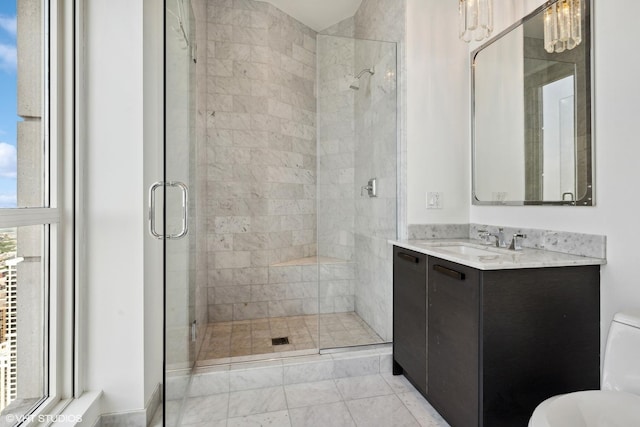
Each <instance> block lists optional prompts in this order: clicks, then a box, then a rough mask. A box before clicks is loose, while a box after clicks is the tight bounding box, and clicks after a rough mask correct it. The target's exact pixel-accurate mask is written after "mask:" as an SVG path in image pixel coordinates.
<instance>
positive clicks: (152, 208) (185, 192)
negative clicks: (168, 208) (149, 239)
mask: <svg viewBox="0 0 640 427" xmlns="http://www.w3.org/2000/svg"><path fill="white" fill-rule="evenodd" d="M159 187H163V188H164V187H174V188H179V189H180V191H181V192H182V227H181V229H180V232H179V233H177V234H169V235H167V236H165V235H164V234H161V233H158V232H157V231H156V190H157V189H158V188H159ZM188 221H189V187H187V185H186V184H184V183H182V182H179V181H170V182H162V181H158V182H155V183H153V185H151V187H149V233H150V234H151V235H152V236H153V237H155V238H156V239H165V238H166V239H172V240H175V239H180V238H182V237H184V236H186V235H187V233H188V232H189V223H188Z"/></svg>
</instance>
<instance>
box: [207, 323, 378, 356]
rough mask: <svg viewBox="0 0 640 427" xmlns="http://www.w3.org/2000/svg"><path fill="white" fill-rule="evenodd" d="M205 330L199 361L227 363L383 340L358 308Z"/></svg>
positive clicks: (232, 324)
mask: <svg viewBox="0 0 640 427" xmlns="http://www.w3.org/2000/svg"><path fill="white" fill-rule="evenodd" d="M205 333H206V336H205V341H204V343H203V344H202V348H201V349H200V353H199V354H198V364H199V365H203V364H216V363H227V362H228V358H229V357H237V356H252V355H261V354H269V353H279V352H290V351H296V350H312V349H318V348H333V347H347V346H355V345H367V344H379V343H382V342H383V340H382V338H380V337H379V336H378V335H377V334H376V333H375V332H374V330H373V329H371V328H370V327H369V325H367V324H366V323H365V322H364V320H362V319H361V318H360V316H358V315H357V314H356V313H354V312H349V313H331V314H321V315H320V316H316V315H312V316H292V317H275V318H267V319H257V320H236V321H232V322H219V323H211V324H209V325H207V329H206V332H205ZM318 333H319V335H320V337H319V338H320V339H319V340H318ZM282 337H287V338H288V339H289V344H284V345H273V344H272V341H271V340H272V339H273V338H282Z"/></svg>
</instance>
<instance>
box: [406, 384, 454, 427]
mask: <svg viewBox="0 0 640 427" xmlns="http://www.w3.org/2000/svg"><path fill="white" fill-rule="evenodd" d="M398 398H399V399H400V400H401V401H402V403H404V406H406V407H407V409H409V412H411V414H412V415H413V416H414V417H415V419H416V420H418V423H419V424H420V425H421V426H422V427H449V424H447V422H446V421H445V420H444V419H443V418H442V417H441V416H440V414H438V412H436V410H435V409H433V407H432V406H431V405H429V403H428V402H427V401H426V400H425V398H424V397H422V395H421V394H420V393H418V392H417V391H410V392H407V393H400V394H398Z"/></svg>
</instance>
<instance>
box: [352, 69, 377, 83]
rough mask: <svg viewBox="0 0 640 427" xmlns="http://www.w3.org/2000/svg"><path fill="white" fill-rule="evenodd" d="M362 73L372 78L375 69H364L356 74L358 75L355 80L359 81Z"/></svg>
mask: <svg viewBox="0 0 640 427" xmlns="http://www.w3.org/2000/svg"><path fill="white" fill-rule="evenodd" d="M364 73H369V74H370V75H372V76H373V75H374V74H375V73H376V69H375V68H373V67H372V68H365V69H364V70H362V71H360V72H359V73H358V75H357V76H356V79H358V80H360V77H362V75H363V74H364Z"/></svg>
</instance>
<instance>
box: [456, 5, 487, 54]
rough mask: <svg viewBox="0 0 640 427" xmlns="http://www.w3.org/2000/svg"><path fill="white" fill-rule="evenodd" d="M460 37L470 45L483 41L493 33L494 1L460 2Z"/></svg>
mask: <svg viewBox="0 0 640 427" xmlns="http://www.w3.org/2000/svg"><path fill="white" fill-rule="evenodd" d="M458 14H459V21H458V22H459V35H460V39H461V40H462V41H464V42H467V43H469V42H470V41H471V39H475V40H476V41H481V40H483V39H485V38H488V37H489V36H490V35H491V32H492V31H493V0H459V5H458Z"/></svg>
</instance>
